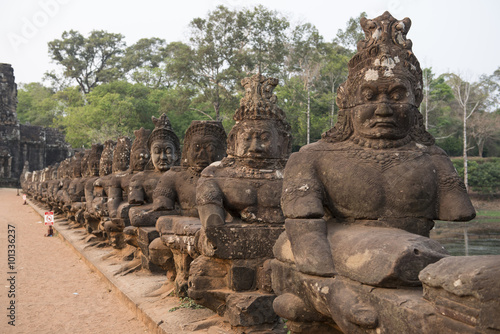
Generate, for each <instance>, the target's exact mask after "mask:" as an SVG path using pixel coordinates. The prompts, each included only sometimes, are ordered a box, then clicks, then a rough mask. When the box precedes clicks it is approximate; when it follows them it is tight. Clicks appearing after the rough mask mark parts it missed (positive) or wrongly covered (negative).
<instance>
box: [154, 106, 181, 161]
mask: <svg viewBox="0 0 500 334" xmlns="http://www.w3.org/2000/svg"><path fill="white" fill-rule="evenodd" d="M151 119H152V120H153V123H154V125H155V128H154V130H153V132H151V135H149V139H148V148H149V150H150V151H151V145H152V144H153V141H155V140H168V141H171V142H172V143H173V144H174V145H175V148H176V151H177V152H179V153H180V147H181V146H180V143H179V138H178V137H177V135H176V134H175V133H174V131H173V130H172V124H171V123H170V120H169V119H168V117H167V115H166V114H165V113H163V114H162V115H161V116H160V118H156V117H154V116H152V117H151Z"/></svg>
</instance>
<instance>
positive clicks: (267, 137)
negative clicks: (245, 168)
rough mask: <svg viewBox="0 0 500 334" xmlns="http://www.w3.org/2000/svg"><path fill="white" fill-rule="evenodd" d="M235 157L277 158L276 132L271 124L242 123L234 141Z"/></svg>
mask: <svg viewBox="0 0 500 334" xmlns="http://www.w3.org/2000/svg"><path fill="white" fill-rule="evenodd" d="M235 155H236V156H238V157H241V158H252V159H269V158H277V157H278V155H279V152H278V132H277V131H276V129H275V127H274V126H273V124H272V122H269V121H264V120H247V121H244V122H243V124H242V125H241V127H240V129H239V132H238V136H237V139H236V148H235Z"/></svg>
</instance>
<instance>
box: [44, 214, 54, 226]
mask: <svg viewBox="0 0 500 334" xmlns="http://www.w3.org/2000/svg"><path fill="white" fill-rule="evenodd" d="M45 225H54V212H51V211H49V212H45Z"/></svg>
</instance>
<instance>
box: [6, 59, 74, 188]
mask: <svg viewBox="0 0 500 334" xmlns="http://www.w3.org/2000/svg"><path fill="white" fill-rule="evenodd" d="M16 109H17V85H16V83H15V78H14V70H13V68H12V66H11V65H10V64H2V63H0V186H2V187H6V186H8V187H15V186H17V185H18V184H19V181H20V178H22V177H23V175H21V173H22V171H23V168H24V167H25V163H27V164H28V165H27V171H34V170H41V169H44V168H45V167H47V166H49V165H52V164H55V163H57V162H60V161H62V160H64V159H66V158H68V157H70V156H71V155H72V154H73V151H72V149H71V147H70V146H69V145H68V143H66V142H65V140H64V135H63V134H62V133H60V132H59V131H58V130H57V129H52V128H44V127H41V126H34V125H29V124H19V121H18V119H17V113H16Z"/></svg>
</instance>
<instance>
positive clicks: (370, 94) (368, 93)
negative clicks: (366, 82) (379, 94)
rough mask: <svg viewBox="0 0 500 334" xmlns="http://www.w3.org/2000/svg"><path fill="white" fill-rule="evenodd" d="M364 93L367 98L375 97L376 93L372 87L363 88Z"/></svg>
mask: <svg viewBox="0 0 500 334" xmlns="http://www.w3.org/2000/svg"><path fill="white" fill-rule="evenodd" d="M361 93H362V94H363V97H364V98H365V100H368V101H369V100H372V99H373V97H374V96H375V93H373V90H372V89H370V88H365V89H363V91H362V92H361Z"/></svg>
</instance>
